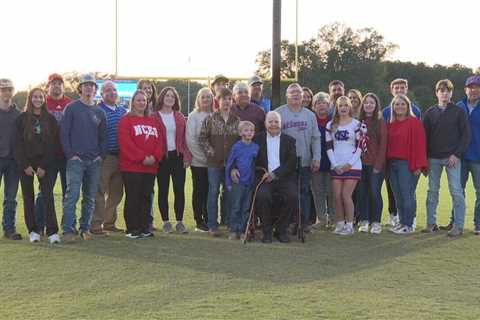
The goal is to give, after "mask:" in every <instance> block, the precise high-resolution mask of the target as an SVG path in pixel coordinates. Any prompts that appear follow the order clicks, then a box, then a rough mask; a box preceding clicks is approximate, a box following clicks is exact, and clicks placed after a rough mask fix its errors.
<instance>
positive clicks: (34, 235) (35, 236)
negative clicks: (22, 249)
mask: <svg viewBox="0 0 480 320" xmlns="http://www.w3.org/2000/svg"><path fill="white" fill-rule="evenodd" d="M30 242H31V243H34V242H40V235H39V234H38V233H36V232H35V231H32V232H30Z"/></svg>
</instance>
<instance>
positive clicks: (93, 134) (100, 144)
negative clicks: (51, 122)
mask: <svg viewBox="0 0 480 320" xmlns="http://www.w3.org/2000/svg"><path fill="white" fill-rule="evenodd" d="M60 140H61V142H62V147H63V151H64V153H65V156H66V158H67V159H70V158H72V157H73V156H78V157H80V159H82V160H93V159H95V158H96V157H98V156H101V157H102V158H104V157H105V155H106V152H107V125H106V117H105V112H104V111H103V110H102V109H100V108H99V107H98V106H89V105H86V104H84V103H83V102H81V101H80V100H75V101H73V102H72V103H70V104H69V105H68V106H67V107H66V108H65V111H64V116H63V119H62V121H61V123H60Z"/></svg>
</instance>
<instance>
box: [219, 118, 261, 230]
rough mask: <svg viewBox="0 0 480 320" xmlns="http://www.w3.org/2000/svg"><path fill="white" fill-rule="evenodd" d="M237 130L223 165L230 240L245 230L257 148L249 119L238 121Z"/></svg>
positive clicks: (253, 127)
mask: <svg viewBox="0 0 480 320" xmlns="http://www.w3.org/2000/svg"><path fill="white" fill-rule="evenodd" d="M238 131H239V133H240V136H241V138H242V139H241V140H239V141H237V142H236V143H235V144H234V145H233V146H232V150H231V152H230V155H229V157H228V160H227V164H226V165H225V185H226V187H227V190H228V192H229V195H228V198H229V199H230V214H229V216H230V221H229V228H230V233H229V236H228V239H230V240H236V239H240V235H241V234H243V233H244V232H245V228H246V224H247V219H248V210H249V208H250V203H251V198H252V190H253V184H254V181H255V157H256V156H257V154H258V149H259V146H258V145H257V144H256V143H254V142H252V139H253V136H254V135H255V125H254V124H253V123H252V122H250V121H240V123H239V125H238Z"/></svg>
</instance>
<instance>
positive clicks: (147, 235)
mask: <svg viewBox="0 0 480 320" xmlns="http://www.w3.org/2000/svg"><path fill="white" fill-rule="evenodd" d="M153 236H154V235H153V233H152V232H150V231H147V232H142V234H141V237H142V238H152V237H153Z"/></svg>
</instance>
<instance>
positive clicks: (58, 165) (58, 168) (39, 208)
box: [35, 158, 67, 231]
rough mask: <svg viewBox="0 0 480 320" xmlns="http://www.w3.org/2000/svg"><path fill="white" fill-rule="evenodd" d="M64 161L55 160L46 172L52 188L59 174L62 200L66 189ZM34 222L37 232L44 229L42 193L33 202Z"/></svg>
mask: <svg viewBox="0 0 480 320" xmlns="http://www.w3.org/2000/svg"><path fill="white" fill-rule="evenodd" d="M65 166H66V160H65V159H63V158H62V159H58V158H57V159H55V160H54V161H53V162H52V164H51V166H49V168H48V170H47V175H48V179H50V181H51V183H52V186H53V188H55V184H56V182H57V177H58V174H59V173H60V184H61V186H62V200H63V198H65V190H66V187H67V174H66V167H65ZM35 222H36V224H37V227H38V229H39V230H41V231H43V230H44V229H45V204H44V201H43V195H42V192H39V193H38V194H37V200H36V201H35Z"/></svg>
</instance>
